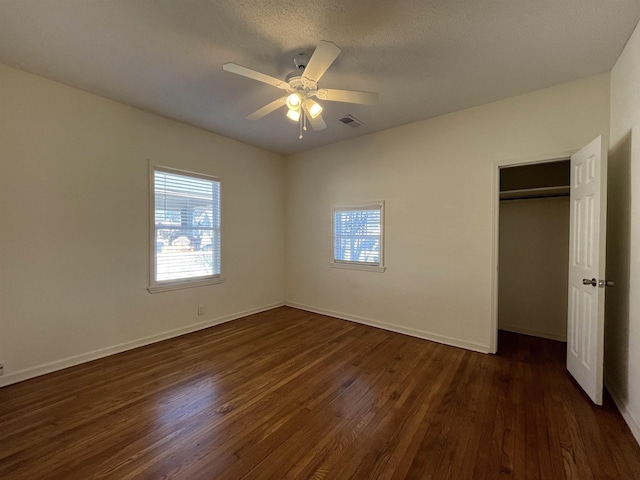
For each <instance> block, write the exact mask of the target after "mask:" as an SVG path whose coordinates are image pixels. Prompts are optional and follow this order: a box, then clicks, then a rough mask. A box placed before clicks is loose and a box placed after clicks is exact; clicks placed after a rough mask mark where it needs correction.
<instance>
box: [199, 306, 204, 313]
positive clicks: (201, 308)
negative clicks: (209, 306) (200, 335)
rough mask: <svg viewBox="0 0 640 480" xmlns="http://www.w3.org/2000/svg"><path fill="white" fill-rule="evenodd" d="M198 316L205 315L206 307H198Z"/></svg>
mask: <svg viewBox="0 0 640 480" xmlns="http://www.w3.org/2000/svg"><path fill="white" fill-rule="evenodd" d="M198 315H204V305H198Z"/></svg>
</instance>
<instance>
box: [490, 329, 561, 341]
mask: <svg viewBox="0 0 640 480" xmlns="http://www.w3.org/2000/svg"><path fill="white" fill-rule="evenodd" d="M498 330H505V331H507V332H513V333H521V334H522V335H529V336H532V337H541V338H547V339H549V340H557V341H559V342H566V341H567V336H566V335H558V334H555V333H548V332H540V331H538V330H531V329H529V328H522V327H514V326H512V325H498Z"/></svg>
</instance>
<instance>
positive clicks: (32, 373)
mask: <svg viewBox="0 0 640 480" xmlns="http://www.w3.org/2000/svg"><path fill="white" fill-rule="evenodd" d="M282 306H284V303H282V302H280V303H272V304H270V305H263V306H261V307H256V308H252V309H249V310H245V311H244V312H238V313H234V314H231V315H225V316H224V317H218V318H213V319H209V320H205V321H204V322H199V323H193V324H191V325H187V326H185V327H180V328H176V329H174V330H169V331H168V332H163V333H158V334H155V335H150V336H148V337H144V338H140V339H138V340H132V341H130V342H125V343H121V344H119V345H113V346H111V347H105V348H100V349H98V350H93V351H91V352H87V353H81V354H80V355H74V356H72V357H67V358H63V359H62V360H56V361H54V362H49V363H45V364H42V365H38V366H36V367H31V368H25V369H24V370H18V371H17V372H13V373H9V374H7V375H3V376H2V377H0V388H1V387H5V386H7V385H11V384H12V383H18V382H22V381H23V380H28V379H30V378H34V377H38V376H40V375H45V374H47V373H51V372H55V371H58V370H62V369H64V368H68V367H73V366H74V365H79V364H81V363H86V362H90V361H92V360H97V359H98V358H103V357H108V356H109V355H114V354H116V353H120V352H125V351H127V350H133V349H134V348H138V347H143V346H145V345H150V344H152V343H156V342H161V341H162V340H167V339H169V338H173V337H179V336H180V335H185V334H187V333H192V332H197V331H198V330H203V329H205V328H209V327H213V326H215V325H220V324H221V323H226V322H230V321H232V320H237V319H238V318H242V317H246V316H248V315H253V314H255V313H260V312H264V311H266V310H271V309H273V308H277V307H282Z"/></svg>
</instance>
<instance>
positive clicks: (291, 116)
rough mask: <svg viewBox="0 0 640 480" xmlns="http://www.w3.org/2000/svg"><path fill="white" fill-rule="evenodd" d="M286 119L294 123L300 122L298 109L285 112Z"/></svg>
mask: <svg viewBox="0 0 640 480" xmlns="http://www.w3.org/2000/svg"><path fill="white" fill-rule="evenodd" d="M287 118H289V119H291V120H293V121H294V122H297V121H298V120H300V109H297V110H294V109H292V108H290V109H289V111H288V112H287Z"/></svg>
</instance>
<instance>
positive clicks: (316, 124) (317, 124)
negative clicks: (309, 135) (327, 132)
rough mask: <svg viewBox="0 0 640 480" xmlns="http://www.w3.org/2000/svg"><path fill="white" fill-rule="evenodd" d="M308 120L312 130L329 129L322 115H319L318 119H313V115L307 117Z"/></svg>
mask: <svg viewBox="0 0 640 480" xmlns="http://www.w3.org/2000/svg"><path fill="white" fill-rule="evenodd" d="M307 120H308V121H309V123H310V124H311V128H313V129H314V130H315V131H319V130H324V129H325V128H327V124H326V123H324V119H323V118H322V115H318V116H317V117H316V118H312V117H311V115H307Z"/></svg>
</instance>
